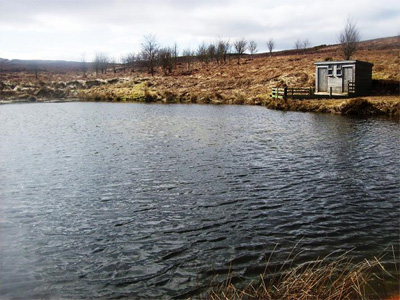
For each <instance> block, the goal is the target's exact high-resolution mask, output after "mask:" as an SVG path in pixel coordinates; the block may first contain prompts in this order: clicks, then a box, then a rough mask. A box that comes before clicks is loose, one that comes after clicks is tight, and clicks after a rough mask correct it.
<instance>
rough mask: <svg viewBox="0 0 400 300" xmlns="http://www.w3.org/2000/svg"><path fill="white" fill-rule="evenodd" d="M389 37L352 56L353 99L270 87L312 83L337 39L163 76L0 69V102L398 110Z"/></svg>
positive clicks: (184, 67)
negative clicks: (359, 94)
mask: <svg viewBox="0 0 400 300" xmlns="http://www.w3.org/2000/svg"><path fill="white" fill-rule="evenodd" d="M398 53H399V44H398V38H397V37H391V38H384V39H378V40H374V41H365V42H362V43H361V45H360V50H359V51H358V52H357V54H356V56H355V57H354V58H353V59H358V60H364V61H368V62H371V63H373V64H374V67H373V72H372V77H373V84H372V90H373V93H372V95H374V96H371V97H363V98H362V100H360V99H340V100H339V99H336V100H335V99H318V100H317V99H315V100H311V99H308V100H301V101H300V100H288V101H283V100H276V99H271V98H270V97H269V95H270V93H271V90H272V88H273V87H283V86H290V87H312V86H314V85H315V66H314V62H316V61H325V60H341V59H342V57H341V52H340V49H339V47H338V45H322V46H318V47H314V48H309V49H306V50H303V51H300V52H299V51H282V52H277V53H274V54H273V55H272V56H270V55H267V54H258V55H254V56H252V57H249V56H247V57H244V58H243V59H242V60H241V62H240V64H237V62H236V60H234V59H233V58H231V59H228V60H227V61H226V62H224V63H217V62H215V61H213V62H208V63H204V62H201V61H198V60H195V61H193V63H191V64H190V65H188V64H186V63H184V60H181V61H180V62H178V63H177V65H176V67H175V69H174V70H173V71H172V72H171V73H169V74H168V75H165V74H164V73H163V72H162V70H161V69H159V70H157V73H156V74H155V76H149V75H148V74H146V71H145V69H135V72H125V71H124V72H122V71H121V72H119V73H114V72H108V73H105V74H97V75H96V74H95V73H94V72H92V73H90V72H89V73H87V74H86V76H84V75H83V74H82V73H80V72H79V70H77V71H76V72H63V70H59V72H55V71H52V72H50V71H47V72H44V71H43V72H42V73H40V74H39V75H38V77H37V78H36V77H35V75H34V74H33V73H32V72H29V71H18V72H16V71H12V72H11V71H9V72H5V71H3V72H0V75H1V77H0V101H1V100H8V101H26V102H28V101H45V100H49V99H65V100H71V99H81V100H86V101H110V102H162V103H207V104H248V105H265V106H266V107H268V108H271V109H281V110H293V111H312V112H321V113H335V114H343V115H346V114H359V115H381V114H382V115H390V116H399V107H400V94H399V83H400V74H399V72H398V65H399V62H400V59H399V56H398Z"/></svg>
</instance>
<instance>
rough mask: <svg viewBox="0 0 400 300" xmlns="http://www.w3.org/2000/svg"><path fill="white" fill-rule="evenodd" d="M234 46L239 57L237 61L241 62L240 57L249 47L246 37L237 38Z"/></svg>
mask: <svg viewBox="0 0 400 300" xmlns="http://www.w3.org/2000/svg"><path fill="white" fill-rule="evenodd" d="M233 46H234V47H235V51H236V54H237V59H238V61H237V63H238V64H240V58H241V57H242V55H243V54H244V52H245V51H246V49H247V41H246V40H245V39H240V40H237V41H236V42H234V43H233Z"/></svg>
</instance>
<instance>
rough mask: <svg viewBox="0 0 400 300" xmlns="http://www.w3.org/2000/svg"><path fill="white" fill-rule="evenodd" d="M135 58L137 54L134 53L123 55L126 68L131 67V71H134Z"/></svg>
mask: <svg viewBox="0 0 400 300" xmlns="http://www.w3.org/2000/svg"><path fill="white" fill-rule="evenodd" d="M136 59H137V55H136V54H135V53H128V54H127V55H126V56H125V64H126V66H127V67H128V68H130V69H131V72H135V62H136Z"/></svg>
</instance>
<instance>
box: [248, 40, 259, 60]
mask: <svg viewBox="0 0 400 300" xmlns="http://www.w3.org/2000/svg"><path fill="white" fill-rule="evenodd" d="M249 51H250V55H251V56H252V57H253V54H255V53H257V51H258V48H257V43H256V42H255V41H250V43H249Z"/></svg>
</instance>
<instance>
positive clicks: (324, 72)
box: [318, 68, 328, 92]
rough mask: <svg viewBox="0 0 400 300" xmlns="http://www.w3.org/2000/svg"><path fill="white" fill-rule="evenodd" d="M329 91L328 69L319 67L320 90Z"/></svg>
mask: <svg viewBox="0 0 400 300" xmlns="http://www.w3.org/2000/svg"><path fill="white" fill-rule="evenodd" d="M327 91H328V69H327V68H318V92H327Z"/></svg>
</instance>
